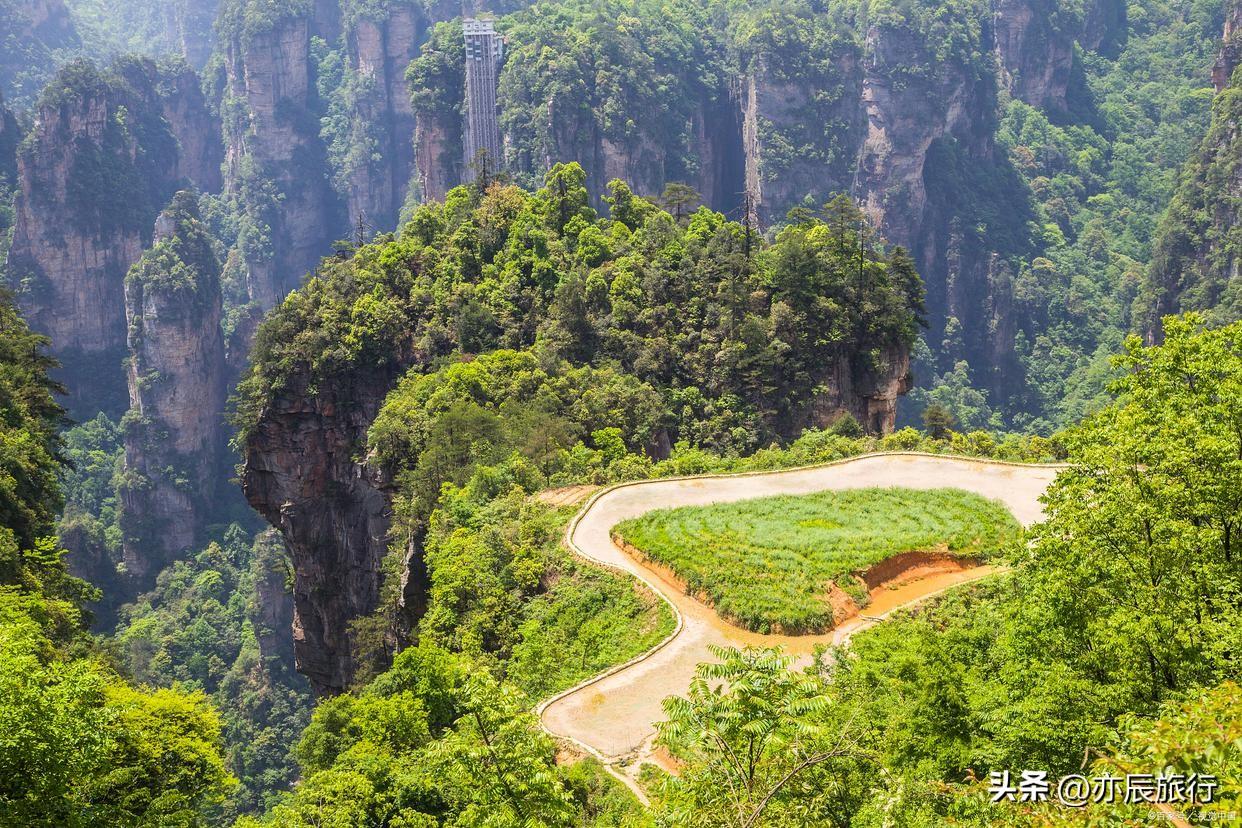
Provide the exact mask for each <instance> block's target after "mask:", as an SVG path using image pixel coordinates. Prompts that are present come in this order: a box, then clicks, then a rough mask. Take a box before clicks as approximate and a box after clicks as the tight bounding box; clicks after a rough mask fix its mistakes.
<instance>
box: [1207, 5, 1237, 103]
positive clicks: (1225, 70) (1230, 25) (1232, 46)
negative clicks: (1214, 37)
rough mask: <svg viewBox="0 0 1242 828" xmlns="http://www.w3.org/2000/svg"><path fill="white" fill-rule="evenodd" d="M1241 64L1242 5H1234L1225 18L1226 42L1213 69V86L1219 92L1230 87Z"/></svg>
mask: <svg viewBox="0 0 1242 828" xmlns="http://www.w3.org/2000/svg"><path fill="white" fill-rule="evenodd" d="M1239 64H1242V3H1234V4H1232V6H1231V7H1230V9H1229V13H1228V15H1227V16H1226V17H1225V34H1224V42H1223V43H1222V44H1221V48H1220V55H1219V56H1218V57H1217V58H1216V64H1215V65H1214V66H1213V67H1212V85H1213V86H1215V87H1216V91H1217V92H1220V91H1222V90H1224V88H1225V87H1226V86H1228V85H1229V81H1230V79H1231V78H1232V77H1233V71H1234V70H1235V69H1237V68H1238V65H1239Z"/></svg>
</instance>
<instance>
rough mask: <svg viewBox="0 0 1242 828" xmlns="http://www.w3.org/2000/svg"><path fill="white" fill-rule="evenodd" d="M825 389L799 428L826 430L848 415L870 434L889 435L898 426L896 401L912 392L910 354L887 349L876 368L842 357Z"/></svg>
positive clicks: (896, 349)
mask: <svg viewBox="0 0 1242 828" xmlns="http://www.w3.org/2000/svg"><path fill="white" fill-rule="evenodd" d="M824 388H825V390H824V392H823V393H822V394H820V395H819V396H818V397H817V398H816V399H815V402H814V404H813V405H812V406H811V407H810V409H809V410H808V411H807V416H806V418H805V421H803V422H799V423H797V426H798V427H799V428H827V427H829V426H831V425H832V424H833V423H835V422H836V421H837V419H839V418H840V417H841V416H842V415H843V414H849V415H851V416H852V417H853V418H854V419H855V420H857V421H858V423H859V424H860V425H861V426H862V427H863V428H865V429H866V430H867V431H869V432H873V433H876V434H890V433H892V431H893V428H894V427H895V426H896V423H897V400H898V398H900V397H901V395H902V394H905V393H906V392H907V391H909V390H910V352H909V350H908V349H906V348H886V349H884V352H883V353H882V354H881V355H880V359H879V360H878V361H877V364H876V365H874V366H863V365H859V364H858V360H857V359H850V358H849V357H841V358H840V359H837V360H836V361H835V362H833V364H832V368H831V370H830V372H829V374H828V377H827V381H826V382H825V383H824Z"/></svg>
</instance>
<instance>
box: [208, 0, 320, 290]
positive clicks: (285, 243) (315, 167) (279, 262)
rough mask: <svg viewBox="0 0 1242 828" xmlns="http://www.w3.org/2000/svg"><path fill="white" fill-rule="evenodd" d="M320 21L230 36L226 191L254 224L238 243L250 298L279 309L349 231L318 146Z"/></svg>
mask: <svg viewBox="0 0 1242 828" xmlns="http://www.w3.org/2000/svg"><path fill="white" fill-rule="evenodd" d="M311 26H312V19H311V18H310V17H308V16H305V15H300V16H293V17H283V18H280V19H278V20H276V21H274V22H272V23H271V25H270V26H268V27H266V28H264V29H263V30H262V31H257V32H250V31H244V30H239V31H235V32H231V33H227V42H226V43H225V44H224V53H225V72H226V78H227V80H226V83H227V92H226V95H227V98H228V101H227V103H228V104H229V108H230V109H231V111H232V112H233V113H234V114H233V116H232V117H231V118H229V119H228V120H227V121H226V124H225V144H226V146H225V188H226V191H227V192H228V193H229V194H230V195H232V196H233V197H235V198H237V199H238V200H239V202H240V204H241V207H242V209H243V211H244V214H245V218H244V223H245V225H246V227H245V229H244V230H243V233H242V238H241V240H240V242H239V244H240V247H241V254H242V256H243V258H244V261H245V270H246V287H247V291H248V293H249V297H250V299H251V300H252V301H254V302H256V303H257V304H258V305H259V307H261V308H263V309H267V308H271V307H272V306H274V305H275V304H276V303H277V302H279V301H280V300H282V299H283V298H284V297H285V295H286V294H287V293H288V292H289V291H290V290H292V289H293V288H294V287H296V286H297V285H298V284H299V283H300V281H301V279H302V277H303V276H304V275H305V274H306V273H307V272H308V271H310V270H313V269H314V267H315V265H316V264H317V263H318V261H319V257H320V256H321V255H322V254H323V253H325V252H326V251H327V250H328V246H329V245H330V244H331V241H332V239H334V238H336V236H335V235H334V233H335V232H336V231H338V230H339V229H341V226H342V225H343V224H344V222H343V221H342V220H341V219H340V217H339V205H338V204H337V200H336V196H335V193H334V192H333V191H332V188H331V184H330V182H329V180H328V165H327V159H326V153H325V149H324V146H323V142H322V141H321V140H320V137H319V119H318V115H317V106H318V103H317V98H316V91H315V82H314V81H315V76H314V68H313V65H312V62H311V56H310V36H311Z"/></svg>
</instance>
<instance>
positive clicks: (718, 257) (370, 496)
mask: <svg viewBox="0 0 1242 828" xmlns="http://www.w3.org/2000/svg"><path fill="white" fill-rule="evenodd" d="M584 182H585V173H584V171H583V170H582V168H581V167H579V166H578V165H577V164H570V165H558V166H556V167H554V168H553V169H552V171H551V172H550V173H549V175H548V178H547V181H546V183H545V185H544V187H542V188H541V189H540V190H539V191H538V192H537V193H535V194H533V195H531V194H527V193H526V192H524V191H523V190H521V189H519V188H517V187H513V186H507V187H506V186H501V185H493V186H492V187H490V188H488V189H487V190H486V191H485V192H482V193H480V192H479V190H478V188H477V187H476V188H469V189H468V188H465V187H462V188H458V189H455V190H453V191H451V192H450V193H449V197H448V199H447V200H446V202H445V204H444V205H442V206H441V205H439V204H435V205H429V206H424V207H420V208H418V209H417V210H416V211H415V212H414V214H413V216H412V218H411V219H410V222H409V223H408V224H407V225H406V228H405V230H403V232H402V234H401V235H400V236H399V237H397V238H387V239H383V240H380V241H378V242H376V243H375V244H373V245H367V246H364V247H362V248H360V249H359V250H357V251H356V252H355V253H354V254H353V255H352V257H350V258H348V259H346V260H344V261H340V262H330V263H327V264H326V265H325V266H324V267H323V268H322V269H321V271H320V273H319V275H318V276H316V277H315V278H314V279H312V280H311V281H310V282H309V283H308V284H307V285H306V287H305V288H303V289H302V290H301V291H298V292H297V293H294V294H293V295H292V296H291V297H290V298H289V299H288V300H286V301H285V303H284V304H283V305H281V307H279V308H278V309H277V310H276V311H275V312H274V313H272V314H271V315H270V316H269V317H268V319H267V320H266V321H265V322H264V323H263V325H262V327H261V328H260V329H259V333H258V335H257V337H256V340H255V346H254V352H253V354H252V367H251V369H250V373H249V374H248V375H247V376H246V378H245V379H244V380H243V381H242V383H241V386H240V393H241V403H240V409H239V425H240V428H241V435H240V438H239V439H240V440H241V442H242V443H243V446H244V450H245V468H244V470H243V472H242V484H243V487H244V489H245V491H246V496H247V499H248V500H249V501H250V503H251V505H252V506H254V507H255V509H256V510H258V511H259V513H260V514H262V515H264V517H266V518H267V519H268V521H269V522H271V523H272V524H273V525H274V526H278V527H279V528H280V529H281V531H282V532H283V533H284V535H285V538H286V540H288V542H289V544H290V549H291V551H292V553H293V559H294V565H295V569H296V570H297V572H298V573H299V579H298V582H297V583H296V585H295V587H296V591H295V596H296V598H297V602H298V612H299V616H298V617H299V621H300V625H301V629H302V633H303V634H302V638H301V640H300V641H299V642H298V646H299V655H300V657H301V661H300V663H301V664H302V666H303V670H304V671H305V672H307V674H308V675H310V676H311V677H312V679H313V680H314V681H315V682H316V683H317V685H319V686H320V687H323V688H332V689H341V688H344V687H346V686H348V684H349V682H350V678H351V675H352V673H353V669H352V667H351V662H352V661H353V656H352V655H351V646H352V642H351V639H352V637H353V636H352V635H348V634H346V633H347V630H348V629H349V622H350V621H351V620H352V619H354V618H357V617H360V616H362V615H365V614H368V613H370V612H372V611H373V610H374V609H375V607H376V606H377V602H378V600H379V593H380V591H381V586H380V581H381V580H382V578H381V577H380V576H381V567H380V565H379V564H380V562H381V561H382V560H383V559H384V557H385V555H386V554H387V551H388V545H389V540H390V538H391V537H392V530H393V526H392V524H391V511H392V505H391V501H392V500H393V497H394V490H395V489H399V488H400V486H402V485H406V484H411V481H407V480H404V479H402V477H401V475H399V474H398V473H397V471H398V470H399V469H400V468H402V467H403V466H404V465H405V464H413V465H415V466H417V467H418V468H419V469H420V471H419V473H418V478H419V479H418V480H417V482H416V483H413V484H412V485H414V486H415V490H416V491H415V492H414V493H413V494H408V495H407V497H408V499H409V503H408V508H409V509H411V510H413V511H411V512H410V513H409V514H407V515H406V516H405V517H406V519H407V520H410V521H412V523H411V525H410V526H409V527H408V528H407V529H406V530H405V531H402V532H399V533H398V536H399V537H405V538H407V539H408V544H407V547H406V548H404V549H402V550H400V551H401V559H400V561H399V563H398V564H397V567H398V572H397V577H399V579H400V582H401V584H402V589H403V590H404V593H405V594H404V595H403V597H402V603H403V605H404V606H405V607H406V608H407V609H406V611H407V613H408V615H409V617H408V618H407V619H406V620H405V622H404V624H405V626H406V627H408V626H409V625H410V624H411V623H413V622H414V621H416V620H417V618H418V617H419V616H420V615H421V612H420V611H419V610H418V609H417V608H418V607H421V606H423V605H424V603H425V595H424V594H423V593H424V592H425V589H426V584H425V583H424V582H423V575H422V573H421V569H422V566H423V554H422V548H421V546H422V543H421V542H422V532H423V529H424V527H425V522H426V518H427V516H428V514H429V513H430V511H431V509H432V508H434V505H435V502H436V499H437V497H438V494H439V491H440V487H441V485H442V484H443V483H444V482H446V481H452V482H457V483H462V482H464V478H463V477H462V476H463V475H466V476H468V473H469V470H470V468H472V467H473V466H474V465H475V464H477V463H480V462H484V461H486V460H487V459H488V458H492V457H493V455H495V457H494V458H493V459H501V458H502V457H504V456H505V455H506V454H508V453H509V452H511V451H519V452H521V453H522V454H524V455H525V456H527V457H528V458H529V459H530V460H532V461H536V460H537V461H538V462H539V463H540V464H541V469H540V471H541V473H542V474H543V475H544V476H545V477H547V478H549V480H550V479H551V478H552V477H554V476H555V474H556V472H557V470H558V469H559V467H560V466H561V465H562V464H563V463H565V462H567V460H566V459H565V458H562V457H561V454H562V453H564V452H567V451H569V450H571V449H572V448H573V446H574V445H575V443H577V442H578V441H579V440H583V441H584V443H585V444H584V449H596V450H603V451H608V450H611V446H612V444H613V443H616V442H617V441H619V446H618V448H619V450H620V451H622V453H624V452H626V451H638V452H644V453H645V454H647V455H648V456H650V457H652V458H654V459H656V460H660V459H664V458H665V457H667V456H668V454H669V451H670V450H671V448H672V445H673V444H674V443H675V442H677V441H678V440H686V441H689V442H690V443H692V444H694V445H696V446H701V447H704V448H709V449H714V450H716V451H719V452H722V453H725V452H728V453H734V454H747V453H750V452H753V451H754V450H755V449H756V448H760V447H762V446H764V445H766V444H768V443H769V442H770V441H772V440H775V439H781V438H785V439H789V438H792V437H794V436H796V435H797V434H798V433H799V432H801V431H802V430H803V429H804V428H807V427H825V426H828V425H831V424H832V423H834V422H836V420H837V419H839V418H840V417H841V416H843V415H848V416H850V417H851V418H853V419H854V421H855V422H861V423H865V424H867V426H869V427H870V428H871V429H873V430H874V431H876V432H883V431H889V430H891V429H892V425H893V420H894V418H895V407H896V400H897V397H898V395H899V394H901V393H902V392H903V391H904V390H905V389H906V387H907V373H908V371H909V352H910V347H911V345H912V343H913V341H914V338H915V336H916V335H917V321H916V319H917V317H916V314H917V313H918V312H919V311H921V309H922V286H921V284H920V282H919V278H918V274H917V273H916V272H915V271H914V267H913V264H912V262H911V261H910V258H909V256H907V255H906V254H905V253H904V251H902V250H901V249H900V248H898V249H896V250H894V251H892V252H891V253H889V252H887V251H883V250H881V249H878V248H877V247H875V246H874V242H873V240H872V239H871V238H870V236H869V235H868V231H867V227H866V224H865V222H864V221H863V220H862V218H861V215H860V213H859V212H858V210H857V208H856V207H855V206H854V205H853V204H851V203H850V202H849V201H848V200H847V199H845V198H841V199H838V200H837V201H834V202H833V203H832V204H831V205H830V206H829V209H828V215H827V218H826V219H818V218H814V217H810V216H808V217H806V218H805V219H804V220H803V221H801V222H799V223H797V224H793V225H790V226H789V227H786V228H785V229H784V230H783V231H782V232H781V233H780V234H779V235H778V236H777V237H776V238H775V240H774V241H773V242H772V243H771V244H770V245H769V244H768V243H766V242H764V240H763V239H762V238H760V237H758V236H757V235H756V234H755V233H754V232H753V231H752V230H750V229H748V228H747V227H745V226H744V225H741V224H738V223H736V222H729V221H727V220H726V219H725V218H724V217H723V216H722V215H720V214H719V213H713V212H711V211H709V210H707V209H706V208H700V209H699V210H698V211H697V212H695V213H694V214H693V215H690V216H685V217H683V219H682V220H681V221H678V220H677V219H675V218H674V217H673V216H672V215H671V214H669V213H667V212H665V211H663V210H660V209H659V208H657V207H656V206H654V205H653V204H651V203H650V202H648V201H646V200H644V199H642V198H640V197H638V196H635V195H634V194H633V193H632V192H631V191H630V190H629V188H628V187H627V186H626V185H625V184H623V183H621V182H614V184H613V185H612V187H611V188H610V193H611V194H610V195H609V196H608V201H609V214H608V217H607V218H603V217H600V216H598V215H597V214H596V212H595V210H594V209H593V208H592V207H591V206H590V203H589V196H588V192H587V190H586V188H585V184H584ZM497 348H505V349H528V348H534V349H535V351H534V353H533V354H529V355H525V356H524V359H523V361H522V362H519V363H516V364H515V365H513V366H506V367H505V369H504V370H502V371H498V372H497V376H495V377H490V378H489V377H486V375H484V376H483V377H480V378H478V379H476V380H474V381H473V382H472V383H469V384H468V385H471V386H473V385H476V384H477V387H475V388H474V389H473V390H471V391H470V393H469V394H468V395H467V397H466V398H465V399H464V400H462V401H461V402H460V405H461V406H462V407H461V408H460V409H459V408H458V405H459V403H458V401H457V400H456V399H455V397H456V393H454V392H452V388H453V386H454V385H455V382H453V383H449V387H448V388H446V389H445V390H444V391H443V392H439V391H437V390H436V388H435V385H434V384H433V385H429V386H425V387H422V388H420V389H419V390H417V391H415V390H414V388H413V387H411V388H410V389H409V390H408V391H407V390H406V386H405V385H401V386H398V387H397V390H396V391H395V392H394V394H395V395H396V396H394V397H391V398H389V400H388V402H387V403H385V402H384V401H385V397H386V395H388V393H389V391H390V390H392V389H393V388H394V386H397V380H398V378H399V377H400V376H401V375H402V374H405V373H406V372H410V379H408V380H407V381H408V382H410V383H413V384H414V386H417V385H418V383H419V382H420V381H422V382H424V383H425V382H426V380H422V379H421V378H419V379H415V377H419V375H421V374H422V373H423V372H424V371H426V370H428V369H430V368H433V367H435V366H437V365H439V364H441V363H442V362H443V361H444V360H445V359H451V358H452V357H453V355H454V354H463V353H464V354H479V353H484V352H488V351H494V350H495V349H497ZM577 365H587V366H598V370H592V369H585V370H582V371H575V370H574V366H577ZM510 373H516V375H517V376H513V377H510V376H508V375H509V374H510ZM545 383H546V384H549V385H550V387H549V388H547V389H546V390H545V389H544V387H543V386H544V384H545ZM562 384H565V386H566V387H563V388H557V386H560V385H562ZM310 389H314V391H313V393H312V392H311V391H310ZM554 389H556V390H554ZM407 394H408V395H409V403H408V404H409V405H412V406H414V408H415V409H418V408H422V407H424V406H428V407H430V408H431V412H429V414H431V413H434V414H435V415H437V416H443V417H446V418H447V417H449V415H452V418H453V419H452V422H453V424H452V425H449V424H448V423H447V422H446V423H444V424H443V425H434V424H433V423H434V422H435V421H434V420H426V419H425V418H426V417H427V416H429V414H422V415H419V416H418V417H417V418H415V419H414V420H413V421H411V422H406V420H405V417H406V416H413V415H412V414H410V415H401V417H400V419H394V418H396V417H398V415H397V414H396V413H394V412H393V411H392V410H391V409H392V407H393V406H396V405H405V404H407V403H405V402H404V400H405V398H406V395H407ZM510 397H511V398H510ZM381 404H384V406H385V407H384V408H383V409H382V410H381V408H380V406H381ZM480 406H482V408H480ZM497 408H498V409H500V410H503V411H505V412H506V415H505V419H512V420H514V421H516V422H517V423H521V424H522V425H517V426H511V428H514V429H516V433H515V434H511V435H510V434H504V433H503V431H502V430H498V429H501V426H502V424H501V422H500V421H497V420H496V419H495V417H494V416H493V415H489V414H487V409H497ZM377 414H378V415H379V418H378V419H376V417H377ZM373 421H374V425H372V422H373ZM368 429H371V434H370V436H369V437H368V431H367V430H368ZM440 429H444V431H443V433H441V431H440ZM601 430H602V432H603V433H606V434H603V435H602V434H601ZM613 431H615V432H616V433H615V434H613ZM484 446H487V447H486V448H485V447H484ZM376 453H378V455H377V456H376ZM441 455H443V456H441ZM420 458H423V459H420ZM425 464H430V465H428V466H426V467H425ZM401 497H402V496H401V495H397V499H398V500H400V499H401ZM327 538H331V539H333V540H332V541H331V542H330V543H325V539H327ZM390 577H391V576H390Z"/></svg>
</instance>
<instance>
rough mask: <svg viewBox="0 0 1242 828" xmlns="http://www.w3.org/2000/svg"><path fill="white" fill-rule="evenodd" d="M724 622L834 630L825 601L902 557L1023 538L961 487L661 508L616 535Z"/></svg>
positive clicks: (977, 551) (1005, 515) (999, 512)
mask: <svg viewBox="0 0 1242 828" xmlns="http://www.w3.org/2000/svg"><path fill="white" fill-rule="evenodd" d="M614 531H615V534H617V535H619V536H620V537H621V538H622V539H623V540H625V541H626V542H627V543H629V544H631V545H633V546H635V547H637V548H638V549H639V550H640V551H641V552H642V553H643V554H644V555H645V556H647V557H648V558H649V559H651V560H652V561H655V562H656V563H658V564H663V565H665V566H668V567H669V568H671V569H672V570H673V572H675V573H676V574H677V576H678V577H680V578H681V579H682V580H683V581H685V583H686V587H687V589H688V590H689V591H690V592H691V593H692V594H702V595H705V596H706V597H707V599H708V600H710V601H711V602H712V604H713V606H715V608H716V610H717V612H719V613H720V614H721V615H722V616H724V617H725V618H728V619H730V620H731V621H733V622H735V623H738V624H741V625H742V626H744V627H746V628H748V629H751V630H757V631H759V632H769V631H772V630H777V629H779V630H783V631H785V632H814V631H822V630H825V629H829V628H831V626H832V623H833V618H832V608H831V607H830V606H829V604H828V600H827V595H828V593H829V591H830V590H831V589H832V586H833V584H834V582H835V583H837V584H838V585H840V586H841V587H842V588H843V589H846V591H847V593H851V594H857V593H858V592H859V588H860V586H861V584H860V582H859V581H858V580H857V579H856V578H854V577H853V574H854V573H859V572H862V571H863V570H866V569H867V568H869V567H870V566H872V565H874V564H876V563H879V562H880V561H882V560H884V559H885V558H890V557H892V556H893V555H897V554H900V553H902V552H913V551H940V552H947V553H949V554H952V555H959V556H965V557H987V556H988V555H989V554H991V553H992V552H993V551H995V550H996V549H998V548H999V547H1000V546H1002V545H1003V544H1004V543H1006V542H1007V541H1009V540H1010V539H1012V538H1014V537H1017V535H1018V534H1019V532H1020V527H1019V525H1018V522H1017V521H1016V520H1014V518H1013V516H1012V515H1011V514H1010V513H1009V511H1008V510H1007V509H1006V508H1005V507H1004V506H1003V505H1001V504H1000V503H999V502H997V501H993V500H988V499H986V498H984V497H981V496H979V495H976V494H971V493H969V492H964V491H961V490H960V489H901V488H884V489H882V488H873V489H850V490H845V491H837V492H818V493H816V494H811V495H804V496H779V497H766V498H759V499H756V500H744V501H739V502H736V503H722V504H716V505H712V506H691V507H683V508H678V509H661V510H658V511H655V512H649V513H647V514H646V515H643V516H642V517H640V518H636V519H634V520H627V521H624V522H623V523H620V524H618V526H617V527H616V529H615V530H614Z"/></svg>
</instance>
